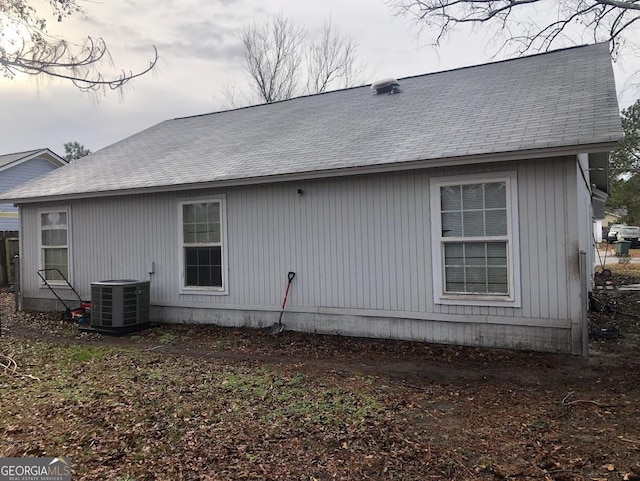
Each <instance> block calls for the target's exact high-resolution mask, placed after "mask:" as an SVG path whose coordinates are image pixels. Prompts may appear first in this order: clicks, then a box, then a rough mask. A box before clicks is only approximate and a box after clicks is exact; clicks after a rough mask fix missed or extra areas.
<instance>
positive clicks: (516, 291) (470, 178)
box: [429, 171, 522, 307]
mask: <svg viewBox="0 0 640 481" xmlns="http://www.w3.org/2000/svg"><path fill="white" fill-rule="evenodd" d="M490 182H505V184H506V188H507V237H508V239H509V240H508V242H507V263H508V271H507V275H508V280H509V294H508V295H506V296H502V295H487V294H446V293H445V292H444V262H443V259H444V243H443V242H442V241H441V239H442V216H441V205H440V202H441V199H440V187H442V186H446V185H465V184H479V183H482V184H484V183H490ZM429 184H430V185H429V189H430V200H431V219H432V221H433V222H432V225H433V229H432V231H431V256H432V259H433V299H434V302H435V303H436V304H450V305H462V306H490V307H521V306H522V300H521V283H520V236H519V224H518V187H517V173H516V172H515V171H509V172H499V173H487V174H470V175H456V176H448V177H434V178H432V179H431V180H430V182H429ZM464 239H465V238H460V240H464ZM484 239H486V240H490V239H491V237H486V238H483V240H484Z"/></svg>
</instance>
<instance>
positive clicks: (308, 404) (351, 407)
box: [220, 368, 382, 425]
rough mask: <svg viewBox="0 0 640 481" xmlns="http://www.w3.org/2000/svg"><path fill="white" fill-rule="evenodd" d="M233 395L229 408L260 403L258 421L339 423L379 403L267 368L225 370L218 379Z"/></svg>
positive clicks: (358, 418) (377, 409) (356, 419)
mask: <svg viewBox="0 0 640 481" xmlns="http://www.w3.org/2000/svg"><path fill="white" fill-rule="evenodd" d="M220 384H221V386H222V388H223V389H224V390H227V391H231V392H232V393H234V394H235V395H236V396H235V397H234V404H233V406H232V408H233V410H238V411H240V410H242V406H244V405H248V406H255V405H256V404H260V405H261V407H262V409H261V410H260V412H261V413H262V414H259V417H258V419H259V422H260V423H263V424H265V423H273V422H274V421H276V420H277V419H279V418H281V419H282V420H289V421H297V422H298V423H303V422H306V421H309V422H313V423H318V424H329V425H340V424H353V423H357V422H360V421H361V420H363V419H364V418H367V417H372V416H376V415H378V414H379V413H380V412H381V411H382V407H381V406H380V404H379V403H378V401H377V400H376V399H375V398H374V397H373V396H371V395H367V394H364V393H362V392H358V393H355V392H351V391H347V390H345V389H340V388H326V387H324V388H323V387H319V386H315V387H314V386H311V385H309V386H307V385H305V378H304V376H303V375H301V374H296V375H295V376H292V377H283V376H281V375H279V374H278V373H276V372H273V371H270V370H268V369H265V368H263V369H260V370H258V371H255V372H253V373H227V374H225V376H224V379H223V380H222V382H221V383H220Z"/></svg>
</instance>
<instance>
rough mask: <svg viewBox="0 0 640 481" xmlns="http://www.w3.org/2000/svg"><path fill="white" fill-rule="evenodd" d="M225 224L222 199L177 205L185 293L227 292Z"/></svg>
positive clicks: (184, 202) (186, 202)
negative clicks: (196, 291) (192, 291)
mask: <svg viewBox="0 0 640 481" xmlns="http://www.w3.org/2000/svg"><path fill="white" fill-rule="evenodd" d="M224 220H225V214H224V199H223V198H215V199H206V200H198V201H183V202H181V203H180V224H181V231H182V286H183V288H184V289H186V290H190V289H193V290H201V291H209V292H210V291H214V292H225V291H226V275H225V264H226V262H225V242H224V233H225V226H224Z"/></svg>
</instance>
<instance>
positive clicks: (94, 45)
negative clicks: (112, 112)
mask: <svg viewBox="0 0 640 481" xmlns="http://www.w3.org/2000/svg"><path fill="white" fill-rule="evenodd" d="M49 3H50V5H51V8H52V16H53V18H54V19H55V20H56V21H58V22H61V21H63V20H64V19H65V18H67V17H69V16H71V15H74V14H81V13H82V9H81V8H80V6H78V4H77V3H76V0H49ZM153 50H154V56H153V59H152V60H151V61H150V62H149V65H148V66H146V67H145V68H143V69H141V70H140V71H138V72H135V73H134V72H133V71H124V70H122V71H121V72H120V73H119V74H115V75H113V76H108V75H105V74H103V72H104V69H105V68H107V66H108V64H111V63H112V61H111V56H110V55H109V49H108V48H107V44H106V43H105V41H104V40H103V39H102V38H95V37H88V38H87V39H86V40H85V41H84V43H83V44H82V45H74V44H73V43H71V42H69V41H67V40H64V39H59V38H55V37H52V36H50V35H49V34H48V33H47V19H46V18H44V17H43V16H40V15H39V14H38V12H36V10H35V8H34V7H32V6H31V5H30V4H29V0H0V74H2V75H3V76H4V77H6V78H14V77H15V75H16V74H18V73H24V74H27V75H34V76H46V77H53V78H60V79H64V80H68V81H70V82H72V83H73V84H74V85H75V86H76V87H77V88H79V89H80V90H82V91H87V92H98V91H101V90H106V89H112V90H120V91H122V88H123V87H124V86H125V85H126V84H127V83H128V82H129V81H131V80H132V79H134V78H136V77H140V76H141V75H144V74H146V73H147V72H149V71H151V70H152V69H153V68H154V67H155V65H156V63H157V61H158V52H157V50H156V48H155V47H153Z"/></svg>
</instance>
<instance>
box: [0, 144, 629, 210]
mask: <svg viewBox="0 0 640 481" xmlns="http://www.w3.org/2000/svg"><path fill="white" fill-rule="evenodd" d="M617 143H618V139H617V138H616V139H615V140H611V141H607V142H600V143H593V144H581V145H573V146H563V147H546V148H541V149H530V150H517V151H511V152H495V153H494V152H487V153H482V154H474V155H466V156H457V157H443V158H439V159H418V160H408V161H403V162H396V163H390V164H375V165H368V166H359V167H346V168H337V169H326V170H315V171H307V172H296V173H291V174H275V175H270V176H261V177H243V178H237V179H227V180H217V181H207V182H196V183H189V184H169V185H157V186H152V187H138V188H132V189H120V190H108V191H95V192H78V193H70V194H64V195H55V196H42V197H24V198H20V197H15V198H0V200H2V201H3V202H13V203H14V204H16V205H18V204H32V203H40V202H64V201H68V200H75V199H90V198H102V197H117V196H121V195H140V194H156V193H163V192H178V191H191V190H201V189H211V188H227V187H237V186H242V185H257V184H270V183H275V182H294V181H303V180H313V179H321V178H329V177H342V176H350V175H366V174H377V173H388V172H398V171H406V170H416V169H427V168H436V167H450V166H451V165H469V164H479V163H486V162H507V161H518V160H530V159H540V158H545V157H563V156H571V155H577V154H582V153H597V152H610V151H611V150H613V149H615V147H616V146H617Z"/></svg>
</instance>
